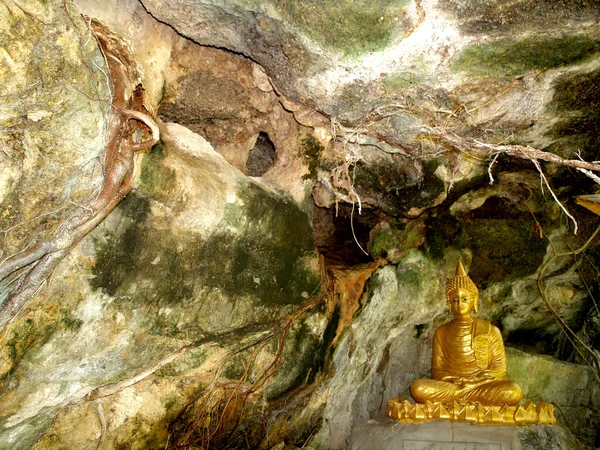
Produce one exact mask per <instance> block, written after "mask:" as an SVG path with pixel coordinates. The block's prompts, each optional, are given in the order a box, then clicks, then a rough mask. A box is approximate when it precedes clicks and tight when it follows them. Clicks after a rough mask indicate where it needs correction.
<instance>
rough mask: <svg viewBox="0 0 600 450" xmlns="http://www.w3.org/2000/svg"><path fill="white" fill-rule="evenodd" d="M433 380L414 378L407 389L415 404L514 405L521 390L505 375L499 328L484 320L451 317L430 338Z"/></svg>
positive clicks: (502, 345)
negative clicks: (452, 318) (426, 402)
mask: <svg viewBox="0 0 600 450" xmlns="http://www.w3.org/2000/svg"><path fill="white" fill-rule="evenodd" d="M431 375H432V378H433V379H420V380H415V381H413V383H412V384H411V387H410V390H411V394H412V396H413V398H414V399H415V401H417V402H418V403H425V401H427V400H429V401H431V402H441V403H447V402H452V401H455V400H456V401H458V402H463V403H464V402H469V403H473V402H480V403H482V404H486V405H503V404H508V405H516V404H518V403H519V402H520V401H521V398H523V392H522V390H521V388H520V387H519V385H518V384H517V383H515V382H514V381H509V380H504V378H505V377H506V356H505V353H504V344H503V342H502V334H501V333H500V330H499V329H498V328H497V327H495V326H493V325H492V324H491V323H489V322H488V321H486V320H482V319H479V318H474V319H473V320H472V321H469V322H461V321H458V320H452V321H450V322H448V323H447V324H445V325H442V326H441V327H440V328H438V329H437V331H436V332H435V335H434V337H433V358H432V370H431Z"/></svg>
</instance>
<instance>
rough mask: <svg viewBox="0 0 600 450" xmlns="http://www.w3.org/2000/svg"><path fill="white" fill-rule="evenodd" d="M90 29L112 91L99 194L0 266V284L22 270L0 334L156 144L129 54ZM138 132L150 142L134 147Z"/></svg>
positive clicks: (0, 313) (1, 311)
mask: <svg viewBox="0 0 600 450" xmlns="http://www.w3.org/2000/svg"><path fill="white" fill-rule="evenodd" d="M93 25H94V26H93V29H94V33H95V35H96V37H97V40H98V43H99V45H100V47H101V49H102V51H103V53H104V55H105V57H106V62H107V65H108V69H109V76H110V80H111V83H112V86H111V87H112V92H113V101H112V108H111V118H110V126H109V141H108V144H107V146H106V149H105V157H104V164H103V169H104V182H103V185H102V190H101V191H100V194H99V195H98V196H97V197H96V198H95V199H93V200H91V201H90V202H89V204H88V205H86V207H85V208H84V210H85V211H84V212H76V213H74V214H72V215H71V216H70V217H69V218H68V219H66V220H65V222H64V223H63V224H62V225H61V227H60V228H59V231H58V232H57V233H56V235H55V236H54V237H53V238H52V239H50V240H48V241H45V242H41V243H38V244H36V245H33V246H31V247H29V248H28V249H26V250H24V251H22V252H20V253H18V254H16V255H13V256H11V257H9V258H7V259H6V260H4V261H2V263H0V282H3V281H5V280H7V279H8V277H9V276H10V275H12V274H14V273H16V272H18V271H21V273H20V274H19V275H18V276H17V279H16V280H14V282H13V283H12V285H11V286H10V288H9V289H10V291H9V294H8V297H7V299H6V301H5V302H4V303H3V304H2V306H1V307H0V332H1V331H2V330H4V328H5V327H6V325H7V324H8V323H10V322H11V321H12V319H13V318H14V317H15V316H16V315H17V314H18V313H19V311H20V310H21V309H22V308H23V306H24V305H25V304H26V302H27V301H28V300H29V299H30V298H31V297H32V296H33V295H34V294H35V293H36V292H37V291H38V290H39V289H40V287H41V286H42V285H43V283H44V282H45V281H46V279H47V278H48V277H49V276H50V275H51V273H52V271H53V270H54V269H55V267H56V266H57V265H58V264H59V263H60V261H62V259H63V258H64V257H65V256H66V255H67V254H68V253H69V252H70V251H71V250H72V249H73V248H74V247H75V246H76V245H77V244H78V243H79V242H80V241H81V239H83V238H84V237H85V236H86V235H87V234H88V233H89V232H90V231H92V230H93V229H94V228H95V227H96V226H97V225H98V224H99V223H100V222H102V221H103V220H104V219H105V218H106V216H108V214H109V213H110V212H111V211H112V210H113V209H114V208H115V207H116V206H117V205H118V204H119V202H120V201H121V200H122V199H123V198H124V197H125V196H126V195H127V194H128V193H129V192H130V191H131V188H132V183H133V173H134V156H135V153H136V152H138V151H141V150H144V149H147V148H150V147H152V146H153V145H154V144H155V143H156V142H158V139H159V131H158V125H157V124H156V122H155V121H154V119H153V118H152V117H151V116H150V114H148V112H147V111H146V110H145V108H144V106H143V89H142V87H141V85H138V86H137V87H136V88H135V90H133V89H132V88H131V87H132V86H135V85H136V84H137V79H136V74H135V73H133V71H132V70H131V64H132V58H131V55H130V54H129V51H128V50H127V48H126V47H125V46H124V45H122V44H121V43H120V40H119V39H118V38H117V37H116V36H114V35H112V33H110V32H109V31H108V30H107V29H106V28H105V27H104V26H102V25H101V24H99V23H94V24H93ZM140 128H141V129H142V131H144V132H145V134H147V135H149V137H148V138H147V139H146V140H144V141H142V142H134V141H133V139H132V136H133V134H134V132H135V131H136V130H137V129H140Z"/></svg>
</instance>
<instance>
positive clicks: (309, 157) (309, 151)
mask: <svg viewBox="0 0 600 450" xmlns="http://www.w3.org/2000/svg"><path fill="white" fill-rule="evenodd" d="M301 143H302V151H301V154H302V156H303V158H304V160H305V162H308V173H307V174H306V175H303V176H302V179H303V180H309V179H316V177H317V169H318V168H319V162H320V160H321V155H322V154H323V151H324V150H325V148H324V147H323V144H321V143H320V142H319V141H318V140H317V139H316V138H315V137H314V136H313V135H312V134H307V135H306V136H304V138H302V141H301Z"/></svg>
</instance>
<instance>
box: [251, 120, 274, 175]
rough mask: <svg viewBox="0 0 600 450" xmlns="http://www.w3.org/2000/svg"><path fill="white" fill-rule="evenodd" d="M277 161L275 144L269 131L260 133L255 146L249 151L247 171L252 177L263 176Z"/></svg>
mask: <svg viewBox="0 0 600 450" xmlns="http://www.w3.org/2000/svg"><path fill="white" fill-rule="evenodd" d="M274 161H275V146H274V145H273V142H271V139H269V136H268V135H267V133H263V132H262V131H261V132H260V133H259V134H258V139H256V144H255V145H254V148H252V150H250V152H249V153H248V161H246V172H247V173H248V175H250V176H251V177H262V176H263V175H264V174H265V173H266V172H267V170H269V169H270V168H271V166H272V165H273V162H274Z"/></svg>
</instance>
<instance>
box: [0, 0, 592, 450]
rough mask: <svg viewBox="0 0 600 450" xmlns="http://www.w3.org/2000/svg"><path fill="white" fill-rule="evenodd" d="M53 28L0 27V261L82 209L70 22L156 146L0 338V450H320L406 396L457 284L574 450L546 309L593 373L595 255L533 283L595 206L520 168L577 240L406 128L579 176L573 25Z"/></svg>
mask: <svg viewBox="0 0 600 450" xmlns="http://www.w3.org/2000/svg"><path fill="white" fill-rule="evenodd" d="M65 5H66V4H64V3H63V2H57V1H49V2H46V3H44V2H41V3H40V2H22V1H8V0H6V1H3V2H2V3H1V4H0V7H1V8H2V11H3V15H2V19H1V22H2V23H1V25H0V26H1V27H3V28H2V29H3V30H5V31H7V32H8V31H10V33H7V34H6V36H7V39H6V40H4V41H2V42H0V50H2V53H1V55H2V57H3V58H4V61H5V62H7V63H10V64H8V65H6V67H7V69H3V71H2V72H0V75H1V76H2V80H3V81H6V83H4V84H3V86H4V87H3V89H4V91H5V92H4V94H3V95H4V96H3V97H2V98H3V104H2V106H1V107H2V109H1V110H0V120H1V121H2V126H3V128H2V129H1V130H0V131H1V132H2V135H1V136H0V138H1V141H0V142H1V143H2V145H3V152H0V158H2V161H3V162H6V164H4V165H2V168H1V169H0V170H2V182H1V183H2V184H0V194H2V195H3V197H0V201H2V217H1V218H0V219H1V220H2V233H3V239H4V240H3V246H2V254H1V255H0V258H6V257H7V256H9V255H11V254H12V253H14V252H15V251H17V250H18V249H20V248H22V247H25V246H27V245H30V244H31V242H33V241H34V240H43V239H44V238H45V237H46V236H49V235H51V234H52V233H53V231H54V230H56V229H57V228H58V227H59V226H60V223H61V220H62V219H64V217H66V215H67V214H68V213H69V211H72V210H73V209H74V208H77V207H81V206H78V205H79V203H82V202H83V200H84V199H85V198H87V197H89V196H90V195H93V193H94V192H95V190H97V188H98V186H99V184H100V181H101V171H100V165H99V164H98V163H97V162H95V161H97V160H98V158H102V156H103V155H102V150H103V146H104V145H105V141H106V130H105V127H104V122H103V120H105V115H106V110H107V106H106V105H107V103H108V102H107V99H108V98H109V95H110V91H109V89H108V87H107V85H106V67H105V65H104V61H103V58H102V55H101V53H100V52H99V50H98V48H97V46H96V44H95V41H94V39H93V37H92V35H91V33H90V30H89V28H88V27H87V23H88V22H87V19H86V18H81V17H80V15H79V11H81V12H83V13H84V14H85V15H86V16H91V17H94V18H98V19H100V20H101V21H103V22H104V23H106V25H107V26H108V27H109V28H110V29H111V30H113V31H114V32H115V33H117V34H118V35H120V36H122V37H123V38H124V39H125V40H126V42H127V43H128V44H129V46H130V48H131V51H132V53H133V55H134V57H135V59H136V61H137V66H138V67H137V69H138V70H139V71H140V73H141V74H142V75H143V79H142V80H141V81H142V83H143V86H144V89H145V93H146V103H145V106H146V108H147V109H148V111H149V112H150V113H151V114H152V115H154V116H156V117H157V120H158V122H159V126H160V132H161V141H160V142H159V143H158V144H157V145H156V146H154V147H153V148H152V150H151V151H149V152H146V153H144V154H141V155H139V156H138V157H137V160H136V173H135V184H134V189H133V191H132V192H131V193H130V194H129V195H128V196H127V197H126V198H125V200H123V201H122V203H121V204H120V205H119V206H118V207H117V209H116V210H115V211H114V212H113V213H112V214H111V215H110V216H109V217H108V218H107V219H106V220H105V221H104V222H103V223H102V224H101V225H100V226H99V227H98V228H96V229H95V230H94V231H93V232H92V233H91V234H90V235H89V236H87V237H86V238H85V239H84V240H83V241H82V242H81V243H80V245H79V246H78V247H77V248H76V249H75V250H74V251H73V252H72V253H71V254H70V255H69V257H68V258H67V259H65V260H64V261H63V262H62V263H61V265H59V266H58V268H57V269H56V271H55V272H54V274H53V275H52V277H51V278H50V279H49V280H48V282H47V283H46V284H45V286H44V288H43V289H41V290H40V292H39V293H37V295H36V296H35V297H34V298H32V299H31V300H30V302H29V303H28V304H27V306H26V307H25V308H24V309H23V310H22V311H21V312H20V313H19V315H18V316H17V317H16V319H15V320H14V321H13V322H12V323H11V324H10V326H9V327H7V329H5V330H4V331H3V333H2V335H0V383H1V384H0V403H1V404H2V405H3V408H2V410H1V411H0V427H1V429H0V448H7V449H8V448H36V449H40V450H41V449H51V448H84V447H92V446H95V445H96V444H98V443H99V446H100V447H99V448H165V446H167V447H168V446H169V445H171V446H175V445H181V444H182V443H185V442H188V443H189V442H194V441H195V442H196V443H197V444H198V443H199V442H202V443H205V444H207V442H206V437H207V436H210V439H211V442H212V444H211V445H213V447H214V448H219V446H225V445H230V446H233V447H236V446H238V447H240V446H249V447H251V448H271V447H272V446H273V445H276V444H280V443H282V442H285V443H287V444H295V445H298V446H302V445H306V446H305V448H307V447H309V446H312V447H314V448H335V449H338V448H339V449H341V448H345V447H346V446H347V445H348V442H349V439H350V436H351V434H352V431H353V429H354V428H355V427H356V426H357V425H359V424H360V423H363V422H365V421H367V420H369V419H370V418H372V417H374V416H376V415H377V414H378V413H379V412H380V411H381V409H382V408H383V407H385V404H386V401H387V400H389V399H390V398H392V397H394V396H397V395H399V394H402V393H407V389H408V386H409V384H410V382H411V381H412V379H414V378H417V377H422V376H426V375H427V373H428V371H429V365H430V352H431V350H430V348H431V337H432V335H433V331H434V330H435V328H436V327H437V326H439V325H440V324H441V323H443V322H444V321H445V320H446V319H447V318H448V316H447V313H446V312H445V302H444V287H445V282H446V280H447V278H448V277H449V276H451V275H452V273H453V269H454V267H455V265H456V261H457V260H458V259H461V260H462V261H463V262H464V263H465V265H466V266H468V268H469V273H470V275H471V277H472V278H473V280H474V281H475V283H476V284H477V285H478V286H479V287H480V305H481V313H480V315H481V316H482V317H483V318H485V319H488V320H491V321H493V322H494V323H495V324H497V325H498V326H499V327H500V329H501V330H502V333H503V336H504V339H505V342H506V344H507V346H508V348H509V352H508V354H509V374H510V376H511V377H513V378H514V379H515V380H517V381H518V382H519V383H520V384H521V385H522V386H523V387H524V390H525V394H526V396H528V397H529V398H531V399H532V400H534V401H542V400H543V401H551V402H554V403H555V404H557V405H558V406H559V407H560V411H561V413H560V414H557V417H558V420H559V423H560V424H561V426H564V427H567V428H568V429H570V430H571V431H573V432H574V433H575V434H576V435H577V436H578V437H579V438H580V439H582V442H584V445H588V444H589V445H592V443H594V442H595V441H596V440H597V439H598V436H597V430H598V425H599V423H598V420H599V419H598V418H599V413H598V411H599V409H600V390H599V389H598V384H597V383H596V381H595V380H594V373H593V370H592V369H590V368H589V367H587V366H586V365H584V364H583V361H582V359H581V357H580V356H579V355H578V354H577V352H576V351H575V349H574V348H573V347H572V346H571V345H570V344H569V342H568V340H567V339H566V338H565V336H564V334H563V333H562V332H561V331H560V327H559V325H558V324H557V322H556V320H555V319H554V318H553V317H552V315H551V314H550V311H549V308H548V304H549V305H551V306H552V307H553V308H554V309H555V310H556V311H557V313H558V314H559V316H560V317H561V319H562V320H563V321H564V322H565V323H566V324H567V325H569V326H570V327H572V328H573V329H574V330H575V332H576V333H578V335H579V336H580V337H581V338H582V339H584V340H585V341H586V342H587V343H588V345H589V346H590V347H592V348H593V349H595V350H596V352H597V349H598V348H599V345H600V344H599V342H598V338H599V336H600V331H599V330H600V328H599V327H598V323H599V322H598V318H599V317H600V313H598V311H597V306H594V294H595V293H596V292H597V269H596V266H597V263H596V261H597V259H598V258H597V244H596V242H595V241H594V242H592V244H591V245H590V246H589V248H588V249H587V250H586V252H585V253H583V254H582V255H581V256H579V257H577V258H574V257H563V258H557V259H555V260H552V261H550V260H551V258H552V257H553V255H554V254H555V252H557V251H558V252H562V251H569V250H571V249H575V248H578V247H579V246H581V245H582V244H583V243H584V242H585V240H586V239H587V238H588V237H589V236H590V235H591V234H592V232H593V231H594V228H595V227H596V226H597V224H598V220H597V216H595V215H594V214H592V213H591V212H589V211H587V210H585V209H584V208H582V207H581V206H578V205H576V204H575V202H574V200H573V197H574V196H576V195H578V194H588V193H591V192H593V189H594V182H593V181H592V180H591V179H590V178H588V177H586V176H585V175H584V174H582V173H581V172H578V171H576V170H574V169H568V168H565V167H562V166H560V165H554V164H543V165H542V166H540V167H541V169H542V170H543V173H544V174H545V176H546V177H547V179H548V180H549V184H550V185H551V187H552V190H553V193H554V194H555V195H556V196H557V198H558V200H559V201H561V202H562V203H563V204H564V205H565V206H566V207H567V208H568V210H569V211H570V213H571V214H572V215H573V217H574V218H575V219H576V220H577V223H578V233H577V234H574V233H573V231H574V227H573V222H572V221H571V220H570V219H568V218H567V217H566V216H565V214H564V212H563V210H562V209H561V207H560V206H559V205H558V204H557V202H556V201H555V199H554V198H553V197H552V195H551V193H550V192H548V189H547V187H545V186H544V185H542V182H541V180H540V173H539V172H538V170H537V169H536V167H535V166H534V165H533V164H532V163H531V162H530V161H528V160H526V159H525V160H521V159H519V158H515V157H509V156H505V155H500V156H498V158H497V159H495V160H494V162H493V163H490V162H489V161H488V160H485V159H481V158H477V157H473V154H469V153H468V152H459V151H456V150H455V149H452V148H451V147H450V146H448V145H447V144H445V143H444V142H442V141H440V140H439V139H437V138H436V137H435V136H432V135H431V134H429V133H428V132H427V130H426V128H424V127H425V126H437V127H442V126H443V127H444V129H448V130H450V131H451V132H452V133H454V134H456V135H457V136H461V137H463V138H465V139H472V140H476V141H483V142H488V143H490V144H500V143H508V144H523V145H530V146H534V147H538V148H540V149H543V150H546V151H551V152H554V153H556V154H558V155H560V156H563V157H565V158H571V159H576V158H578V155H579V156H581V157H582V158H584V159H587V160H595V159H598V158H597V157H596V154H597V127H596V122H597V120H596V116H597V111H598V108H597V100H598V95H599V91H598V89H599V88H598V86H600V83H598V73H599V70H600V69H599V67H600V62H599V61H600V60H599V59H598V48H599V47H598V39H597V36H598V20H597V9H596V8H597V5H596V6H595V4H594V2H564V4H561V5H558V6H557V5H554V4H553V3H552V2H537V3H536V4H535V6H533V7H529V6H528V5H529V4H528V3H526V2H517V3H516V4H515V3H511V4H510V5H508V4H507V3H506V2H503V1H498V2H491V3H489V2H488V3H485V4H482V3H480V2H474V1H469V0H461V1H453V2H435V1H425V0H423V1H402V2H396V3H391V2H385V1H377V2H369V3H366V2H339V4H336V5H335V7H334V6H333V5H326V6H324V7H319V5H318V4H317V2H312V1H302V2H295V1H286V2H283V3H282V2H254V1H247V0H236V1H234V2H222V1H218V0H213V1H210V2H202V3H200V2H196V1H192V0H189V1H177V2H169V1H166V2H164V1H161V2H155V1H153V0H142V1H141V2H137V1H135V0H122V1H108V0H107V1H105V2H91V1H87V0H78V1H77V2H76V4H75V5H68V6H69V7H68V8H66V7H65ZM71 72H72V73H71ZM38 74H42V75H41V76H40V77H38ZM38 78H40V79H38ZM56 136H60V139H56ZM57 168H58V169H57ZM546 262H550V264H549V265H548V267H546V268H545V275H546V277H545V279H544V284H545V286H546V287H547V292H548V301H549V303H548V304H546V303H545V302H544V301H543V299H542V298H541V296H540V293H539V291H538V286H537V277H538V274H539V273H540V269H541V267H542V266H543V265H544V263H546ZM10 282H11V280H8V281H7V280H4V281H3V283H4V284H3V285H1V286H0V288H1V289H2V291H0V302H2V301H3V298H2V296H3V295H5V292H8V290H9V289H10V287H11V286H10ZM556 374H561V375H560V376H557V375H556ZM136 377H139V379H138V378H136ZM573 380H576V382H573ZM240 398H241V400H240ZM224 419H226V420H224ZM238 420H239V422H238ZM228 439H229V440H228ZM198 445H200V444H198ZM207 445H208V444H207Z"/></svg>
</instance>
